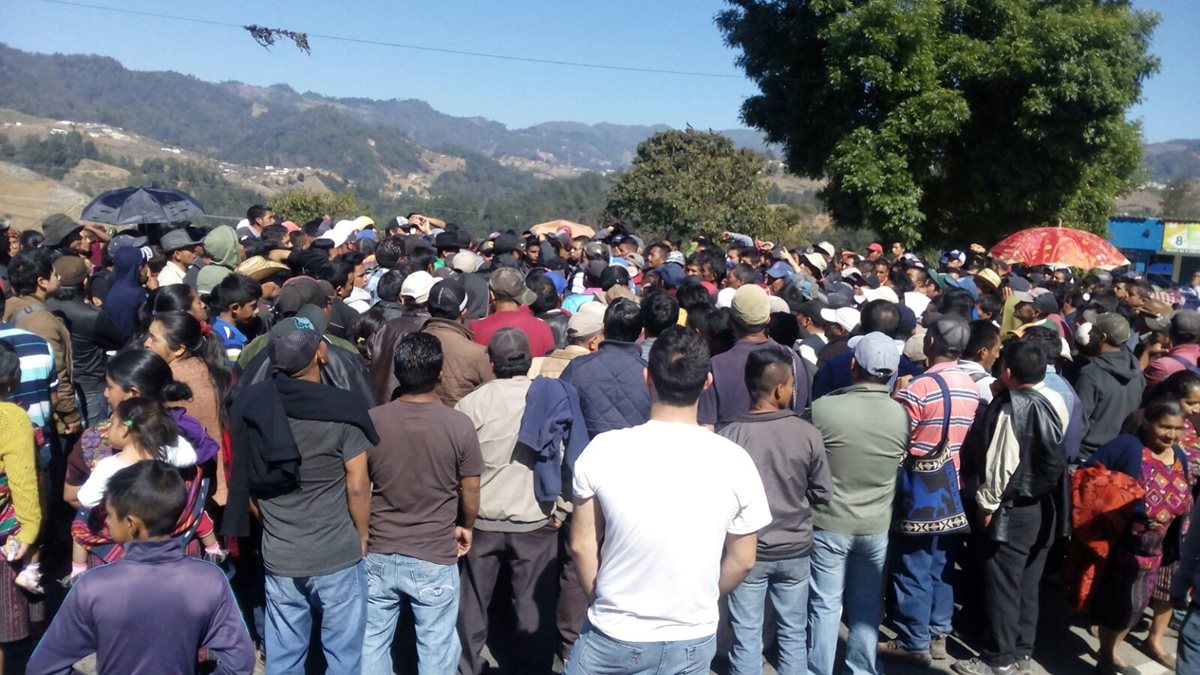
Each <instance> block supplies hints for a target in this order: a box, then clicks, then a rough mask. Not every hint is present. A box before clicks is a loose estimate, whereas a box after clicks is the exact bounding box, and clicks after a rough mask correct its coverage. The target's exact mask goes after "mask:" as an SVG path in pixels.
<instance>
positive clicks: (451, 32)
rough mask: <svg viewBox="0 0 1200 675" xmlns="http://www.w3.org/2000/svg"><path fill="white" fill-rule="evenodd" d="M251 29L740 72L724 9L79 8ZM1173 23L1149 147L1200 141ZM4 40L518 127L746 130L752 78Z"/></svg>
mask: <svg viewBox="0 0 1200 675" xmlns="http://www.w3.org/2000/svg"><path fill="white" fill-rule="evenodd" d="M80 1H81V2H84V3H87V4H94V5H104V6H109V7H119V8H123V9H132V10H140V11H146V12H154V13H162V14H174V15H179V16H187V17H194V18H203V19H207V20H210V21H216V22H223V23H233V24H237V25H245V24H252V23H256V24H260V25H265V26H272V27H281V28H291V29H293V30H298V31H306V32H309V33H318V34H328V35H337V36H348V37H355V38H360V39H364V40H376V41H385V42H395V43H407V44H416V45H427V46H433V47H441V48H446V49H460V50H469V51H477V52H490V53H498V54H510V55H516V56H524V57H532V58H544V59H559V60H569V61H581V62H590V63H602V64H612V65H622V66H632V67H646V68H658V69H668V70H683V71H694V72H704V73H716V74H724V75H734V76H740V71H738V70H737V68H736V67H735V66H734V59H735V58H736V56H737V54H736V53H735V52H734V51H732V50H730V49H728V48H727V47H725V45H724V43H723V42H722V39H721V34H720V32H719V31H718V30H717V28H716V27H715V26H714V25H713V22H712V17H713V16H714V14H715V13H716V12H717V11H719V10H720V9H721V8H722V7H723V6H724V5H723V3H722V2H719V1H717V0H651V1H646V0H640V1H631V0H574V1H563V0H508V1H507V2H494V1H493V2H484V1H483V0H443V1H441V2H431V1H425V2H414V1H411V0H409V1H406V0H345V1H343V2H329V1H328V0H323V1H321V2H315V1H313V0H255V2H244V1H240V0H239V1H233V0H206V2H203V3H184V2H171V3H165V2H161V0H158V1H154V0H80ZM1134 4H1135V5H1137V6H1138V7H1141V8H1146V9H1152V10H1154V11H1157V12H1159V13H1161V14H1162V16H1163V21H1162V23H1161V24H1160V26H1159V28H1158V32H1157V33H1156V37H1155V43H1154V51H1155V52H1156V53H1157V54H1158V55H1159V56H1160V57H1161V58H1162V61H1163V69H1162V72H1161V73H1160V74H1159V75H1157V76H1156V77H1155V78H1154V79H1152V80H1151V81H1150V82H1149V83H1148V84H1147V86H1146V88H1145V92H1144V98H1145V101H1144V103H1142V104H1141V105H1139V106H1137V107H1135V108H1134V109H1133V110H1132V112H1131V115H1132V116H1134V117H1137V118H1140V119H1142V120H1143V122H1144V125H1145V135H1146V138H1147V140H1150V141H1163V140H1168V139H1171V138H1196V137H1200V122H1198V120H1200V116H1198V114H1197V113H1198V111H1200V50H1197V49H1196V45H1195V39H1196V32H1197V29H1200V2H1197V1H1196V0H1135V2H1134ZM0 42H5V43H7V44H9V45H11V46H13V47H17V48H20V49H25V50H29V51H37V52H67V53H77V52H84V53H95V54H104V55H107V56H112V57H115V58H116V59H118V60H119V61H121V62H122V63H123V64H124V65H125V66H126V67H128V68H133V69H137V70H175V71H179V72H183V73H187V74H191V75H195V76H196V77H199V78H201V79H204V80H213V81H220V80H240V81H243V82H248V83H251V84H260V85H266V84H274V83H277V82H285V83H287V84H289V85H291V86H292V87H294V88H295V89H297V90H299V91H305V90H311V91H316V92H319V93H323V94H328V95H334V96H363V97H370V98H385V99H386V98H420V99H424V100H426V101H428V102H429V103H430V104H432V105H433V106H434V107H435V108H436V109H438V110H441V111H443V112H446V113H450V114H453V115H461V116H476V115H478V116H482V117H487V118H490V119H495V120H499V121H501V122H503V123H505V124H508V125H509V126H512V127H523V126H528V125H531V124H536V123H538V122H545V121H553V120H571V121H580V122H588V123H597V122H613V123H622V124H655V123H665V124H670V125H672V126H677V127H679V126H683V125H685V124H691V125H692V126H695V127H698V128H714V129H723V128H730V127H738V126H742V124H741V122H740V120H739V119H738V109H739V106H740V104H741V101H742V100H743V99H744V98H745V97H746V96H748V95H750V94H753V93H754V91H755V90H754V86H753V84H752V83H751V82H749V81H748V80H746V79H744V78H741V77H732V78H715V77H685V76H673V75H663V74H650V73H633V72H622V71H610V70H594V69H582V68H570V67H560V66H551V65H543V64H533V63H521V62H515V61H505V60H496V59H483V58H477V57H471V56H463V55H452V54H443V53H434V52H427V51H414V50H406V49H396V48H391V47H383V46H371V45H364V44H354V43H347V42H340V41H329V40H322V39H320V38H318V37H313V38H312V39H311V44H312V48H313V55H312V56H308V55H305V54H303V53H301V52H299V51H298V50H296V49H295V48H293V47H292V46H291V45H290V44H280V45H276V46H275V47H274V48H273V49H272V50H271V51H266V50H264V49H263V48H262V47H259V46H258V45H256V44H255V43H254V42H253V41H251V40H250V38H249V36H247V35H246V34H245V33H244V32H241V31H240V30H237V29H234V28H228V27H223V26H214V25H202V24H195V23H183V22H178V21H171V20H166V19H156V18H150V17H139V16H129V15H123V14H117V13H112V12H107V11H101V10H96V9H89V8H83V7H74V6H64V5H60V4H51V3H47V2H42V1H41V0H3V2H2V3H0Z"/></svg>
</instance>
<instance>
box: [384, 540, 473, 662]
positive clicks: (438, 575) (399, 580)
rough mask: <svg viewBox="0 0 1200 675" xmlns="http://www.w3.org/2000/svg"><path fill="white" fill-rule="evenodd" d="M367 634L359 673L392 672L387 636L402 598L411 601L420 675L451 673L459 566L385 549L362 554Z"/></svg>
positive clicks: (456, 654)
mask: <svg viewBox="0 0 1200 675" xmlns="http://www.w3.org/2000/svg"><path fill="white" fill-rule="evenodd" d="M367 587H368V588H369V589H370V595H369V596H368V598H367V635H366V638H365V639H364V640H363V675H392V639H393V638H394V637H395V635H396V620H397V618H399V616H400V605H401V603H404V602H408V603H410V604H411V605H412V611H413V623H414V624H415V625H416V633H417V670H418V672H419V673H420V674H421V675H441V674H442V673H453V672H454V670H455V669H456V668H457V667H458V657H459V654H460V652H461V651H462V645H461V643H460V642H459V640H458V629H457V625H456V624H457V620H458V566H457V565H439V564H437V563H432V562H427V561H424V560H420V559H418V558H410V557H408V556H405V555H399V554H389V553H370V554H368V555H367Z"/></svg>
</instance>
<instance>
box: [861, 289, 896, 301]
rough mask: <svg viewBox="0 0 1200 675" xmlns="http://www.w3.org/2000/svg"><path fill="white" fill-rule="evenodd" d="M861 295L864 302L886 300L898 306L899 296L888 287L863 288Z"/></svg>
mask: <svg viewBox="0 0 1200 675" xmlns="http://www.w3.org/2000/svg"><path fill="white" fill-rule="evenodd" d="M862 295H863V301H864V302H873V301H875V300H887V301H888V302H890V303H892V304H894V305H898V304H900V296H898V295H896V291H894V290H892V288H891V287H890V286H880V287H879V288H863V289H862Z"/></svg>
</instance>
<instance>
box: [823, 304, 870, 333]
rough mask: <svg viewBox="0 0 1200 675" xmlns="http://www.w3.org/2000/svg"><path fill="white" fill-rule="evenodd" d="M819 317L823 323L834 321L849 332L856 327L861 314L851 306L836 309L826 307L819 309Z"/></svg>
mask: <svg viewBox="0 0 1200 675" xmlns="http://www.w3.org/2000/svg"><path fill="white" fill-rule="evenodd" d="M821 319H822V320H824V321H825V323H836V324H837V325H839V326H841V327H842V330H844V331H846V332H847V333H849V332H851V331H853V330H854V329H855V328H858V324H859V321H860V320H861V315H860V314H859V313H858V310H857V309H854V308H853V307H838V308H837V309H833V308H832V307H826V308H825V309H822V310H821Z"/></svg>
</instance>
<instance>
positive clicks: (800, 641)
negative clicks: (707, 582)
mask: <svg viewBox="0 0 1200 675" xmlns="http://www.w3.org/2000/svg"><path fill="white" fill-rule="evenodd" d="M808 571H809V558H808V556H803V557H800V558H792V559H790V560H770V561H761V562H756V563H754V568H753V569H751V570H750V572H749V574H747V575H746V578H745V579H744V580H743V581H742V583H740V584H738V587H737V588H735V589H733V592H732V593H730V594H729V627H730V630H731V631H732V633H733V644H732V645H731V646H730V648H729V672H730V675H762V671H763V668H762V661H763V659H762V653H763V650H762V636H763V611H764V609H765V606H766V603H767V593H768V592H769V593H770V594H771V604H772V605H773V606H774V607H775V621H776V624H777V626H778V632H777V633H776V638H775V639H776V643H777V644H778V645H779V667H778V668H777V669H776V670H777V672H778V673H779V675H803V674H804V673H806V672H808V645H807V642H808Z"/></svg>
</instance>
